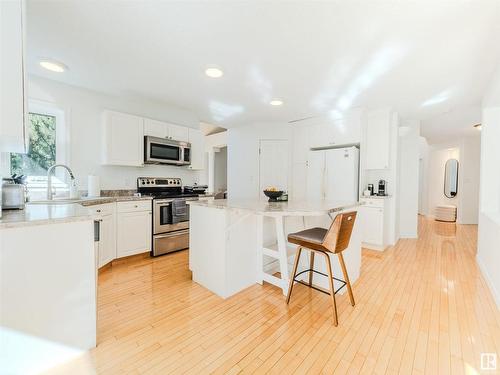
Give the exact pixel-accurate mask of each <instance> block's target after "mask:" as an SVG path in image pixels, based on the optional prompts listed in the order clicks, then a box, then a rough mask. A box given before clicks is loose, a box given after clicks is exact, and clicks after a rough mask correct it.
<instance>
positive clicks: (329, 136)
mask: <svg viewBox="0 0 500 375" xmlns="http://www.w3.org/2000/svg"><path fill="white" fill-rule="evenodd" d="M307 128H308V134H307V135H308V142H309V147H312V148H316V147H333V146H341V145H347V144H353V143H360V142H361V114H360V113H358V112H356V113H352V114H346V115H344V116H343V117H339V118H337V119H325V120H324V121H322V122H321V123H318V124H315V125H311V126H308V127H307ZM297 131H299V132H300V130H297ZM307 135H306V136H307Z"/></svg>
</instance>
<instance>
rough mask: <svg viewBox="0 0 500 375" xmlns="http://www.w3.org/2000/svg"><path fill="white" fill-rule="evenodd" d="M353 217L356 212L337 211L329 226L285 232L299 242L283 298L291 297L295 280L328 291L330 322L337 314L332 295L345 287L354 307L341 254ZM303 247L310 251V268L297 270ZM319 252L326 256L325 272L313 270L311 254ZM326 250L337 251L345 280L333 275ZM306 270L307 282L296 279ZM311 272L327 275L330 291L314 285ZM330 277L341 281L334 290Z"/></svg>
mask: <svg viewBox="0 0 500 375" xmlns="http://www.w3.org/2000/svg"><path fill="white" fill-rule="evenodd" d="M355 220H356V212H346V213H342V214H338V215H337V216H336V217H335V220H333V222H332V225H330V228H329V229H324V228H317V227H316V228H311V229H306V230H302V231H300V232H296V233H290V234H289V235H288V242H291V243H294V244H296V245H298V248H297V254H296V255H295V262H294V265H293V272H292V277H291V278H290V285H289V287H288V295H287V297H286V303H287V304H288V303H289V302H290V297H291V295H292V290H293V285H294V282H298V283H300V284H304V285H306V286H309V287H310V288H313V289H316V290H319V291H320V292H323V293H327V294H329V295H330V297H331V300H332V305H333V323H334V324H335V325H338V317H337V304H336V301H335V294H336V293H337V292H338V291H339V290H340V289H342V288H343V287H344V286H347V291H348V292H349V298H350V300H351V305H352V306H354V304H355V303H354V296H353V294H352V289H351V283H350V281H349V275H348V274H347V269H346V266H345V263H344V257H343V256H342V251H344V250H345V249H346V248H347V247H348V246H349V241H350V239H351V233H352V228H353V226H354V221H355ZM303 248H306V249H308V250H310V252H311V255H310V260H309V269H306V270H304V271H301V272H298V273H297V268H298V265H299V260H300V254H301V252H302V249H303ZM315 252H318V253H320V254H321V255H323V256H324V257H325V262H326V266H327V271H328V274H324V273H322V272H319V271H317V270H315V269H314V253H315ZM328 253H333V254H337V256H338V259H339V263H340V267H341V268H342V273H343V274H344V280H341V279H337V278H335V277H333V272H332V265H331V263H330V256H329V255H328ZM306 272H308V273H309V283H305V282H303V281H301V280H298V279H297V277H298V276H300V275H301V274H303V273H306ZM313 273H316V274H320V275H322V276H326V277H328V280H329V286H330V290H329V291H326V290H324V289H322V288H319V287H316V286H315V285H313V283H312V275H313ZM333 280H336V281H338V282H340V283H341V284H342V286H341V287H340V288H338V289H337V290H335V289H334V286H333Z"/></svg>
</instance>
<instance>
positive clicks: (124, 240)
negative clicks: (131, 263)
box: [116, 211, 152, 258]
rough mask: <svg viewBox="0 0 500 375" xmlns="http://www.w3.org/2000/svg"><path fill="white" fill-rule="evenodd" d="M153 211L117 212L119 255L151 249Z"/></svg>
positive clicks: (117, 246) (117, 247)
mask: <svg viewBox="0 0 500 375" xmlns="http://www.w3.org/2000/svg"><path fill="white" fill-rule="evenodd" d="M151 224H152V223H151V211H139V212H122V213H118V214H117V225H116V226H117V230H116V237H117V238H116V252H117V257H118V258H120V257H125V256H129V255H134V254H140V253H146V252H148V251H151V236H152V234H151Z"/></svg>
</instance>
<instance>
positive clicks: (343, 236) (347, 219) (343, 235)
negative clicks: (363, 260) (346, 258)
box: [322, 211, 356, 254]
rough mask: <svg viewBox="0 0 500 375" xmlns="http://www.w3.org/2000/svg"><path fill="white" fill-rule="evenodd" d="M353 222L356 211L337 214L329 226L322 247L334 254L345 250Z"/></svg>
mask: <svg viewBox="0 0 500 375" xmlns="http://www.w3.org/2000/svg"><path fill="white" fill-rule="evenodd" d="M355 221H356V211H352V212H344V213H342V214H338V215H337V216H336V217H335V219H334V220H333V223H332V225H330V229H328V232H327V233H326V235H325V238H324V239H323V244H322V245H323V246H324V247H326V248H327V249H328V250H330V251H331V252H332V253H335V254H336V253H340V252H341V251H344V250H345V249H347V247H348V246H349V241H350V240H351V233H352V228H353V226H354V222H355Z"/></svg>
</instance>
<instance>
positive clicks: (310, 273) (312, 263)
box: [309, 250, 314, 286]
mask: <svg viewBox="0 0 500 375" xmlns="http://www.w3.org/2000/svg"><path fill="white" fill-rule="evenodd" d="M310 251H311V254H310V255H309V268H310V269H311V270H313V269H314V251H313V250H310ZM312 281H313V271H309V286H311V285H312Z"/></svg>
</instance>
